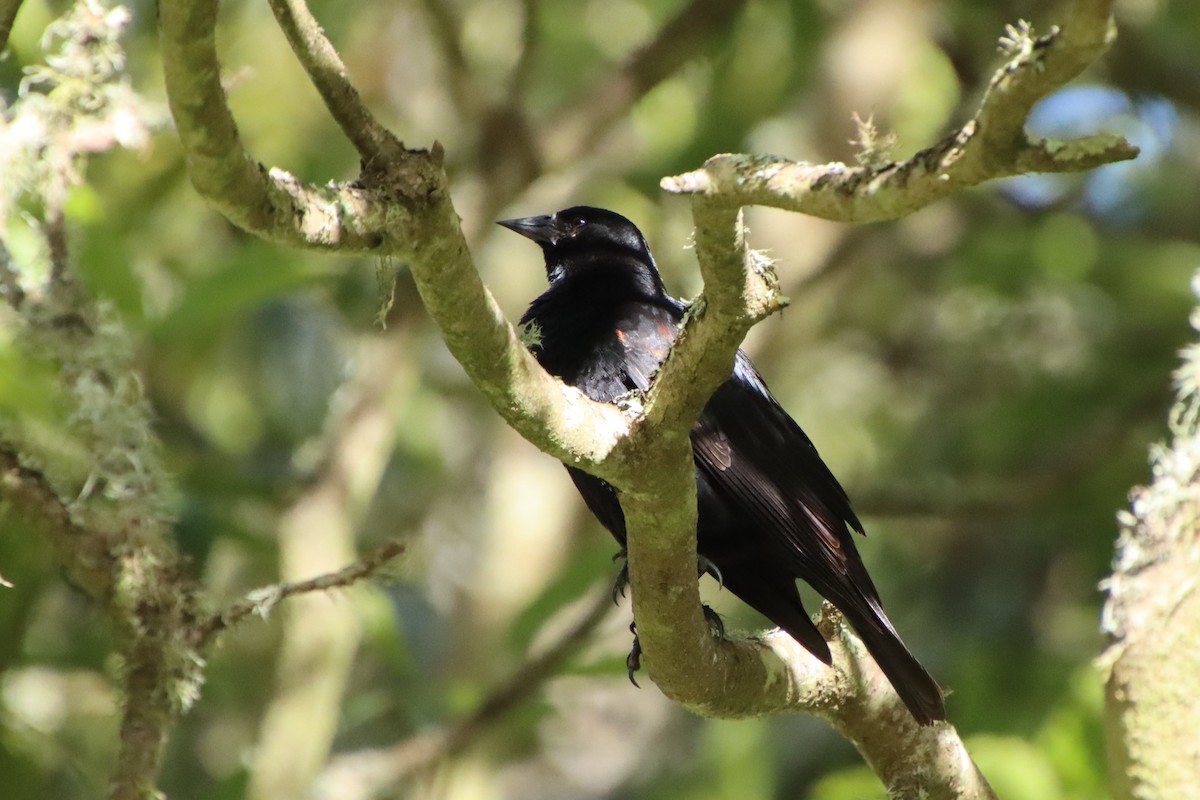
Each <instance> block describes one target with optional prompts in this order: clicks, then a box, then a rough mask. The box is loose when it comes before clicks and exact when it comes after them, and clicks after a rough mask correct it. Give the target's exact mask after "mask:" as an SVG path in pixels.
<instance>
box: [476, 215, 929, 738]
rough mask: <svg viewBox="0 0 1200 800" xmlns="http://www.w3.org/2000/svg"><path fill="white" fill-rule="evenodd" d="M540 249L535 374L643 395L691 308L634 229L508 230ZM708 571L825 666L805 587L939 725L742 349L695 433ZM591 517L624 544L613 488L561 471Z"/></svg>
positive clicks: (844, 509) (611, 220)
mask: <svg viewBox="0 0 1200 800" xmlns="http://www.w3.org/2000/svg"><path fill="white" fill-rule="evenodd" d="M499 224H501V225H503V226H504V227H506V228H509V229H511V230H514V231H516V232H517V233H519V234H521V235H522V236H526V237H528V238H529V239H532V240H533V241H535V242H537V244H538V245H540V246H541V248H542V253H543V255H544V256H545V259H546V275H547V277H548V278H549V281H550V287H549V289H547V290H546V292H545V293H544V294H542V295H541V296H540V297H538V298H537V299H536V300H534V301H533V303H532V304H531V305H530V306H529V310H527V311H526V312H525V315H524V316H523V317H522V318H521V324H522V326H533V327H534V329H535V333H534V335H532V336H531V337H530V338H531V340H532V343H531V345H530V349H531V350H532V352H533V353H534V355H535V356H536V357H537V360H538V361H539V362H540V363H541V365H542V366H543V367H544V368H545V369H546V371H547V372H549V373H550V374H552V375H555V376H557V377H558V378H560V379H561V380H562V381H563V382H564V383H567V384H570V385H572V386H576V387H578V388H579V389H580V390H581V391H582V392H583V393H584V394H586V395H587V396H588V397H590V398H591V399H593V400H596V401H600V402H605V403H611V402H614V401H616V400H617V399H618V398H621V397H622V396H623V395H627V394H628V393H630V392H636V391H641V392H644V391H647V390H648V389H649V388H650V382H651V380H652V379H653V377H654V373H655V371H657V369H658V367H659V365H660V364H661V363H662V362H663V360H664V359H665V358H666V356H667V353H668V352H669V350H670V348H671V345H672V343H673V342H674V340H675V336H676V333H677V330H678V325H679V322H680V320H681V319H682V317H683V313H684V309H685V306H684V304H683V303H681V302H680V301H678V300H676V299H675V298H673V297H671V296H670V295H668V294H667V292H666V289H665V288H664V287H663V282H662V279H661V278H660V277H659V274H658V269H657V267H656V266H655V264H654V258H653V257H652V256H651V255H650V249H649V247H648V246H647V245H646V240H645V238H643V236H642V234H641V232H640V231H639V230H638V229H637V227H636V226H635V225H634V224H633V223H632V222H630V221H629V220H627V219H626V218H625V217H622V216H621V215H620V214H617V213H615V212H612V211H606V210H604V209H599V208H589V207H587V206H577V207H575V208H568V209H565V210H563V211H559V212H558V213H557V214H554V215H551V216H538V217H525V218H523V219H511V220H505V221H503V222H501V223H499ZM692 451H693V453H694V455H695V461H696V491H697V503H698V513H699V521H698V524H697V531H696V534H697V549H698V551H699V557H700V559H701V563H702V564H705V566H706V567H708V568H709V570H710V571H712V572H714V573H716V574H717V575H718V576H719V577H720V580H721V581H722V583H723V585H724V586H725V588H727V589H729V590H730V591H731V592H733V594H735V595H736V596H737V597H739V598H741V599H742V600H743V601H745V602H746V603H747V604H749V605H750V606H751V607H752V608H754V609H756V610H757V611H759V612H760V613H762V614H763V615H764V616H766V617H767V618H768V619H770V620H771V621H772V622H774V623H775V624H776V625H778V626H779V627H780V628H782V629H783V630H785V631H787V633H788V634H790V635H791V636H792V637H793V638H794V639H795V640H796V641H798V642H799V643H800V644H801V645H803V646H804V647H805V648H806V649H807V650H808V651H809V652H811V653H812V654H813V655H814V656H816V657H817V658H819V659H820V660H821V661H823V662H825V663H826V664H828V663H830V662H831V656H830V653H829V645H828V644H826V642H825V639H824V638H823V637H822V636H821V634H820V632H818V630H817V628H816V626H815V625H814V624H813V622H812V620H811V619H810V618H809V616H808V614H807V613H806V612H805V610H804V607H803V605H801V601H800V593H799V592H798V591H797V589H796V579H798V578H801V579H803V580H804V581H806V582H807V583H808V584H809V585H811V586H812V587H813V588H814V589H816V590H817V591H818V592H820V593H821V594H822V595H823V596H824V597H826V598H827V599H828V600H829V601H830V602H832V603H833V604H834V605H835V606H837V607H838V609H840V610H841V612H842V614H844V615H845V617H846V619H848V620H849V621H850V624H851V625H853V626H854V629H855V630H856V631H857V632H858V635H859V636H860V637H861V638H862V640H863V643H864V644H865V645H866V646H867V649H868V650H869V651H870V653H871V655H872V656H873V657H874V658H875V661H876V662H877V663H878V664H879V666H880V668H882V670H883V672H884V674H885V675H886V676H887V677H888V680H890V681H891V683H892V686H893V687H895V689H896V691H897V693H899V695H900V697H901V699H903V701H904V703H905V705H906V706H908V709H909V711H910V712H912V715H913V717H914V718H915V719H916V720H917V721H918V722H920V723H921V724H928V723H930V722H932V721H934V720H939V719H944V718H945V709H944V706H943V702H942V692H941V690H940V689H939V688H938V685H937V683H936V682H935V681H934V680H933V678H932V677H930V675H929V673H927V672H926V671H925V669H924V668H923V667H922V666H921V665H920V663H918V662H917V660H916V659H915V658H914V657H913V656H912V654H911V653H909V652H908V649H907V648H906V647H905V646H904V643H903V642H902V641H901V640H900V636H899V634H897V633H896V629H895V628H893V627H892V623H891V622H890V621H889V620H888V618H887V615H886V614H885V613H884V611H883V606H882V605H881V604H880V601H879V593H878V592H877V591H876V590H875V586H874V584H873V583H872V582H871V577H870V576H869V575H868V574H867V569H866V567H865V566H864V565H863V562H862V558H861V557H860V556H859V554H858V550H857V549H856V548H855V546H854V541H853V540H852V538H851V536H850V528H853V529H854V530H856V531H858V532H859V533H862V524H861V523H860V522H859V521H858V517H857V516H855V514H854V511H853V510H852V509H851V507H850V500H849V499H848V498H847V496H846V492H845V491H844V490H843V489H842V487H841V485H839V484H838V482H837V479H836V478H834V476H833V473H831V472H830V471H829V468H828V467H826V466H825V463H824V462H823V461H822V460H821V457H820V456H819V455H818V454H817V450H816V448H815V447H814V446H813V443H812V442H811V441H810V440H809V438H808V436H806V435H805V433H804V431H802V430H801V429H800V426H799V425H797V424H796V422H795V421H794V420H792V418H791V417H790V416H788V414H787V412H786V411H784V410H783V408H782V407H781V406H780V405H779V403H778V402H777V401H776V400H775V398H774V397H772V396H771V393H770V392H769V391H768V390H767V386H766V384H765V383H764V382H763V379H762V378H761V377H760V376H759V374H758V372H756V371H755V369H754V366H753V365H752V364H751V363H750V359H749V358H748V357H747V356H746V354H745V353H743V352H741V351H738V354H737V359H736V361H735V364H734V368H733V374H732V375H731V376H730V377H729V379H728V380H726V381H725V382H724V383H723V384H721V386H720V387H719V388H718V389H717V390H716V392H715V393H714V394H713V396H712V398H711V399H710V400H709V401H708V404H707V405H706V406H705V408H704V411H703V413H702V414H701V415H700V419H699V421H697V423H696V426H695V428H693V429H692ZM567 471H568V472H569V473H570V475H571V479H572V480H573V481H574V482H575V486H576V487H577V488H578V489H579V493H580V494H582V495H583V499H584V501H585V502H586V503H587V506H588V508H589V509H590V510H591V511H592V513H593V514H595V515H596V517H597V518H598V519H599V520H600V522H601V523H602V524H603V525H604V527H606V528H608V530H609V531H610V532H611V533H612V535H613V536H614V537H615V538H616V539H617V541H618V542H619V543H620V544H621V546H622V547H624V546H625V519H624V515H623V514H622V512H621V506H620V504H619V502H618V499H617V492H616V490H615V489H614V488H613V487H612V486H611V485H609V484H608V483H606V482H604V481H602V480H600V479H599V478H595V477H592V476H591V475H588V474H587V473H586V472H583V471H581V470H579V469H576V468H574V467H571V466H567Z"/></svg>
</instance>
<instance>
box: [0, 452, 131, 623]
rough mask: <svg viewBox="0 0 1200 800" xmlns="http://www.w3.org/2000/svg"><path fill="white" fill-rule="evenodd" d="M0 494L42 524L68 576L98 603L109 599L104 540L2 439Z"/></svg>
mask: <svg viewBox="0 0 1200 800" xmlns="http://www.w3.org/2000/svg"><path fill="white" fill-rule="evenodd" d="M0 497H3V498H4V499H5V500H6V501H7V502H8V503H10V504H12V507H13V508H14V509H16V510H17V511H18V512H19V513H20V514H21V515H22V516H24V517H26V518H28V519H30V520H34V521H36V522H38V523H40V524H41V525H42V526H43V527H44V528H45V530H46V531H47V532H48V533H49V534H50V537H51V541H52V542H53V543H54V546H55V549H56V550H58V551H59V553H60V560H61V561H62V563H63V564H65V565H67V568H68V570H69V571H70V575H71V578H72V580H74V581H75V582H76V583H78V584H79V585H80V586H81V587H83V588H84V589H85V590H86V591H87V593H88V594H90V595H91V596H92V598H93V599H95V600H97V601H98V602H100V603H101V604H102V605H107V604H108V603H109V602H110V600H111V599H112V572H113V568H114V559H113V557H112V554H111V553H110V552H109V550H108V548H107V546H106V544H105V542H104V541H103V539H102V538H101V537H99V536H96V535H94V534H93V533H92V532H91V531H89V530H87V529H85V528H83V527H82V526H80V525H78V524H77V523H76V522H75V520H74V519H72V517H71V511H70V509H68V508H67V504H66V503H65V502H64V501H63V499H62V498H61V497H59V495H58V493H57V492H56V491H55V490H54V487H52V486H51V485H50V481H49V480H47V479H46V476H45V475H43V474H42V473H41V472H40V471H38V470H36V469H33V468H31V467H28V466H25V465H24V464H22V463H21V457H20V456H19V455H18V454H17V451H16V450H15V449H14V448H12V447H11V446H10V445H8V444H6V443H0Z"/></svg>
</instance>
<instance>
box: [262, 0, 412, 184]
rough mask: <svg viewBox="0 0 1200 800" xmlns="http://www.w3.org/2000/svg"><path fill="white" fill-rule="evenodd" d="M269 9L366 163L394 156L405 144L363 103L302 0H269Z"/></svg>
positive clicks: (334, 51)
mask: <svg viewBox="0 0 1200 800" xmlns="http://www.w3.org/2000/svg"><path fill="white" fill-rule="evenodd" d="M269 3H270V5H271V11H272V12H273V13H274V14H275V19H276V21H277V22H278V23H279V27H280V28H281V29H282V30H283V34H284V36H286V37H287V40H288V44H289V45H291V48H292V52H293V53H295V54H296V58H297V59H299V61H300V64H301V66H303V67H304V71H305V72H307V73H308V77H309V80H310V81H312V84H313V86H314V87H316V89H317V92H319V93H320V95H321V99H322V100H324V101H325V107H326V108H328V109H329V113H330V114H331V115H332V116H333V118H334V120H335V121H336V122H337V123H338V125H339V126H341V129H342V132H343V133H344V134H346V138H347V139H349V140H350V142H351V144H353V145H354V148H355V149H356V150H358V154H359V156H360V157H361V158H362V160H363V163H364V164H365V165H371V164H372V163H373V162H375V161H377V160H379V159H381V158H387V157H391V156H393V155H394V154H395V153H397V152H398V151H400V150H403V148H404V145H403V144H401V143H400V141H399V140H397V139H396V137H395V136H393V135H392V133H391V131H389V130H388V129H387V128H385V127H384V126H383V125H382V124H381V123H380V122H379V120H378V119H376V118H375V115H374V114H372V113H371V112H370V110H368V109H367V107H366V106H365V105H364V104H363V102H362V98H361V97H360V96H359V94H358V90H357V89H355V88H354V85H353V84H351V83H350V79H349V77H348V76H347V73H346V65H345V64H343V63H342V58H341V56H339V55H338V52H337V50H335V49H334V47H333V45H332V44H330V42H329V39H328V38H326V36H325V34H324V32H323V31H322V30H321V25H320V23H318V22H317V20H316V18H315V17H313V15H312V12H311V11H309V9H308V5H307V4H305V2H304V0H269Z"/></svg>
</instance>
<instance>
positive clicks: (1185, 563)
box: [1100, 278, 1200, 800]
mask: <svg viewBox="0 0 1200 800" xmlns="http://www.w3.org/2000/svg"><path fill="white" fill-rule="evenodd" d="M1193 284H1194V288H1195V289H1196V292H1197V295H1198V296H1200V278H1198V279H1197V280H1195V281H1194V282H1193ZM1192 325H1193V327H1195V328H1196V329H1197V330H1198V331H1200V311H1194V312H1193V315H1192ZM1176 383H1177V385H1178V387H1179V401H1178V403H1177V404H1176V406H1175V408H1174V409H1173V411H1172V413H1171V420H1170V423H1171V433H1172V440H1171V444H1170V446H1169V447H1159V448H1156V449H1155V451H1154V453H1153V459H1152V461H1153V474H1154V482H1153V483H1152V484H1151V485H1149V486H1145V487H1141V488H1138V489H1136V490H1135V491H1134V493H1133V501H1132V508H1131V509H1130V511H1127V512H1122V513H1121V514H1120V515H1119V522H1120V528H1121V532H1120V537H1119V538H1118V540H1117V549H1116V557H1115V558H1114V562H1113V573H1112V575H1111V577H1109V578H1108V580H1107V581H1106V588H1107V590H1108V600H1107V602H1106V603H1105V606H1104V614H1103V628H1104V632H1105V633H1106V634H1107V635H1108V637H1109V640H1110V643H1109V646H1108V649H1107V650H1106V651H1105V653H1104V655H1103V656H1102V657H1101V659H1100V666H1101V669H1102V670H1103V671H1104V673H1105V677H1106V679H1107V680H1106V694H1107V698H1106V703H1105V726H1106V729H1107V733H1108V737H1107V738H1108V754H1109V765H1108V766H1109V775H1110V778H1111V782H1110V786H1111V788H1112V792H1113V797H1115V798H1117V800H1142V799H1143V798H1145V799H1146V800H1149V799H1150V798H1162V797H1189V796H1192V795H1193V794H1194V793H1195V790H1196V774H1197V773H1196V766H1197V764H1200V744H1198V741H1197V738H1196V731H1197V730H1200V706H1198V705H1197V703H1196V696H1197V694H1198V693H1200V577H1197V576H1200V480H1198V478H1200V345H1196V344H1193V345H1192V346H1190V347H1189V348H1187V350H1185V351H1184V363H1183V365H1182V366H1181V367H1180V368H1179V370H1178V372H1177V373H1176Z"/></svg>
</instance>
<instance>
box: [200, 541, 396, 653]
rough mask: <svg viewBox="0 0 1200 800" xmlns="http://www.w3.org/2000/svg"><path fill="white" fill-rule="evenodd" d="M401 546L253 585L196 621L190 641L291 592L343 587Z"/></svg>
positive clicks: (203, 641)
mask: <svg viewBox="0 0 1200 800" xmlns="http://www.w3.org/2000/svg"><path fill="white" fill-rule="evenodd" d="M404 550H405V546H404V544H402V543H400V542H388V543H387V544H384V545H382V546H380V547H377V548H375V549H374V550H372V551H371V552H370V553H368V554H367V555H365V556H363V557H362V558H360V559H359V560H358V561H356V562H354V563H353V564H351V565H349V566H348V567H345V568H343V569H339V570H338V571H336V572H329V573H326V574H324V575H318V576H317V577H315V578H310V579H308V580H306V581H298V582H296V583H277V584H272V585H271V586H263V587H261V588H258V589H255V590H254V591H252V592H250V593H249V594H247V595H246V596H245V597H244V598H242V599H241V600H239V601H237V602H236V603H234V604H233V605H231V606H230V607H229V608H227V609H225V610H224V611H222V612H221V613H219V614H214V615H213V616H211V617H209V618H208V619H206V620H204V621H203V622H201V623H200V624H199V625H197V626H196V627H195V629H194V630H193V632H192V639H193V642H194V643H195V646H196V647H197V648H202V647H204V646H205V645H207V644H208V643H209V642H210V641H211V640H212V638H213V637H214V636H216V635H217V634H219V633H222V632H224V631H226V630H228V629H230V628H232V627H233V626H235V625H237V624H238V623H239V622H241V621H242V620H244V619H245V618H246V617H248V616H250V615H251V614H257V615H258V616H260V617H266V616H267V614H269V613H270V612H271V609H273V608H274V607H275V605H276V604H277V603H279V602H280V601H281V600H286V599H287V598H289V597H292V596H294V595H298V594H304V593H305V592H325V591H329V590H330V589H343V588H345V587H347V586H351V585H353V584H355V583H358V582H359V581H361V580H365V579H367V578H370V577H372V576H373V575H374V574H375V573H376V572H378V571H379V570H380V569H382V568H383V567H385V566H387V564H388V563H389V562H390V561H392V560H393V559H395V558H396V557H398V556H400V555H401V554H402V553H404Z"/></svg>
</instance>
